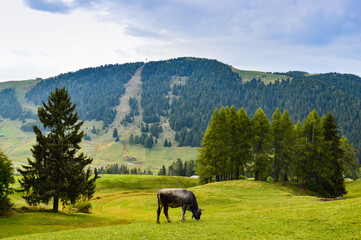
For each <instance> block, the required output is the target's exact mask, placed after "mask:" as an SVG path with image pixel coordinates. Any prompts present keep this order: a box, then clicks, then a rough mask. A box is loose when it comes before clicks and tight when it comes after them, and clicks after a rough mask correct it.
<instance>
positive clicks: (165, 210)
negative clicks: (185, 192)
mask: <svg viewBox="0 0 361 240" xmlns="http://www.w3.org/2000/svg"><path fill="white" fill-rule="evenodd" d="M163 212H164V215H165V217H166V218H167V221H168V222H169V223H170V219H169V216H168V206H166V205H165V206H164V210H163Z"/></svg>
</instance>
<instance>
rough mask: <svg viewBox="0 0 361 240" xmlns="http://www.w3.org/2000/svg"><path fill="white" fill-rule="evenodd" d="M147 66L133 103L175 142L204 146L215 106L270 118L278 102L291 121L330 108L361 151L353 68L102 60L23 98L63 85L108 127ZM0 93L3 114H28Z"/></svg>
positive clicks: (41, 96)
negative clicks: (267, 68)
mask: <svg viewBox="0 0 361 240" xmlns="http://www.w3.org/2000/svg"><path fill="white" fill-rule="evenodd" d="M143 65H144V67H143V69H142V71H141V75H140V76H141V81H142V89H141V91H140V92H138V93H137V94H139V95H137V96H133V97H137V99H139V100H140V101H139V103H138V102H137V101H136V102H135V104H136V105H137V106H133V107H131V108H132V109H133V110H134V111H137V110H136V109H138V104H139V108H140V109H141V110H142V111H141V114H142V115H141V120H142V121H143V122H144V124H150V125H152V124H154V123H160V124H165V123H166V124H168V125H167V126H169V127H170V128H169V131H173V133H174V134H173V136H175V140H176V142H178V146H200V144H201V141H202V137H203V132H204V131H205V129H206V128H207V126H208V123H209V121H210V119H211V116H212V113H213V112H214V109H215V108H221V107H222V106H231V105H235V107H236V108H237V109H240V108H241V107H244V108H245V110H246V111H247V113H248V115H249V116H250V117H253V114H254V113H255V111H256V110H257V109H258V108H262V109H263V110H264V112H265V113H266V114H267V116H268V118H271V116H272V113H273V112H274V111H275V109H276V108H277V107H278V108H279V109H280V111H281V112H283V111H284V110H285V109H287V110H288V112H289V114H290V116H291V118H292V120H293V121H294V123H296V122H297V121H298V120H300V121H301V122H302V121H303V120H304V119H305V118H306V117H307V115H308V113H309V112H311V111H312V110H313V109H315V110H316V111H317V112H318V113H319V115H323V114H327V113H328V112H332V114H333V115H334V116H335V118H336V120H337V122H338V124H339V127H340V130H341V134H343V135H346V137H347V138H348V140H349V142H350V143H354V144H355V147H356V148H358V149H361V128H360V127H359V126H361V78H360V77H358V76H356V75H352V74H338V73H327V74H318V75H309V74H306V73H304V72H288V73H277V74H274V77H272V73H267V74H265V75H264V76H266V78H267V79H268V80H270V79H271V81H263V80H264V79H263V78H262V77H264V76H263V75H262V74H260V73H259V72H257V74H256V75H254V74H253V73H254V72H252V73H251V72H250V73H249V74H248V73H247V72H246V71H237V70H236V69H234V68H232V67H231V66H229V65H226V64H223V63H221V62H218V61H216V60H209V59H200V58H189V57H187V58H177V59H171V60H166V61H156V62H149V63H145V64H144V63H141V62H139V63H129V64H123V65H119V64H116V65H105V66H101V67H96V68H87V69H83V70H79V71H77V72H71V73H65V74H61V75H59V76H56V77H53V78H49V79H46V80H42V81H40V82H39V83H38V84H37V85H36V86H35V87H32V88H31V89H30V90H29V91H28V92H27V93H26V98H27V100H28V101H29V102H31V103H34V104H35V105H40V104H41V101H43V100H46V99H47V96H48V95H49V93H50V91H53V90H54V89H55V87H62V86H65V87H66V88H67V90H68V91H69V93H70V95H71V96H72V101H73V102H75V103H76V104H77V111H78V112H79V116H80V119H82V120H97V121H103V126H104V127H105V126H109V124H111V123H112V122H113V120H114V118H115V115H116V111H115V109H116V108H115V107H116V106H117V105H119V98H120V97H121V96H122V95H123V94H124V92H125V88H124V85H125V84H126V83H127V82H128V81H129V79H131V77H132V76H133V75H134V73H135V72H136V70H137V69H139V68H140V67H141V66H143ZM242 74H243V75H242ZM251 74H253V75H254V76H255V78H253V79H251V80H250V79H247V81H242V76H247V77H248V78H249V76H252V75H251ZM258 77H259V78H258ZM279 77H282V78H283V79H278V78H279ZM277 79H278V80H277ZM265 82H266V83H265ZM0 97H1V102H0V115H1V116H2V117H3V118H11V119H15V118H25V115H24V112H23V114H20V112H19V109H20V108H19V104H20V103H19V101H17V100H16V94H14V92H13V90H11V89H10V90H9V89H5V90H2V91H0ZM130 97H131V96H130ZM134 99H135V98H133V100H134ZM18 103H19V104H18ZM130 104H131V103H130ZM133 104H134V103H133ZM21 105H22V103H21ZM22 107H23V111H24V106H22ZM11 109H16V111H13V112H11ZM27 115H29V114H27ZM28 117H29V116H28ZM128 118H129V116H128ZM124 122H127V123H126V124H124ZM122 124H124V126H125V125H126V126H128V127H129V126H130V125H132V124H133V125H132V126H133V128H132V129H134V128H137V129H138V130H139V131H138V132H135V133H136V134H137V133H139V132H140V128H141V125H140V123H139V122H132V121H128V120H127V121H123V123H122V121H121V122H119V125H118V130H121V129H120V128H119V126H122ZM157 126H158V125H157ZM163 126H164V125H163ZM132 131H133V130H132ZM120 134H122V133H120ZM167 136H170V135H167ZM155 138H157V137H155ZM163 140H164V137H163V139H162V141H163ZM168 140H169V139H168ZM172 140H173V141H174V139H172ZM125 141H127V140H125ZM123 144H126V142H123ZM162 144H163V142H159V143H158V145H159V146H160V145H162ZM173 146H177V145H173Z"/></svg>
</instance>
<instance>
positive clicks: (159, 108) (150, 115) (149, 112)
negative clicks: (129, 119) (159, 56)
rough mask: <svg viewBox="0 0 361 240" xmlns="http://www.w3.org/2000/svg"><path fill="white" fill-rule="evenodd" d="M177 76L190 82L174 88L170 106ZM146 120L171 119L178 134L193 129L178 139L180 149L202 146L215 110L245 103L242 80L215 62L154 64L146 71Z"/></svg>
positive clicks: (205, 60) (144, 96) (185, 59)
mask: <svg viewBox="0 0 361 240" xmlns="http://www.w3.org/2000/svg"><path fill="white" fill-rule="evenodd" d="M173 76H180V77H186V78H187V80H186V83H185V84H184V85H182V86H180V85H177V86H176V87H173V93H174V95H177V96H179V98H174V99H173V101H172V105H171V106H170V101H169V98H168V97H167V95H168V92H169V91H170V88H171V86H170V85H171V80H172V77H173ZM142 80H143V81H144V83H143V95H142V102H141V105H142V107H143V108H144V110H145V111H144V115H143V118H144V121H145V122H157V121H159V117H160V116H168V115H169V121H170V126H171V128H172V129H174V130H175V131H178V132H179V131H181V130H182V129H184V128H188V129H191V130H190V131H188V132H189V133H188V137H187V136H186V135H187V134H182V135H181V137H180V138H178V140H177V141H178V142H179V146H200V143H201V139H202V132H203V131H204V130H205V129H206V127H207V125H208V121H209V119H210V117H211V115H212V112H213V110H214V108H215V107H221V106H224V105H228V104H230V103H232V102H233V103H234V102H239V101H240V100H241V98H240V97H238V96H239V93H240V91H241V85H240V79H239V77H238V75H237V74H235V73H233V72H232V70H231V68H230V67H229V66H227V65H225V64H221V63H220V62H218V61H215V60H208V59H197V58H178V59H173V60H169V61H160V62H151V63H148V64H146V65H145V67H144V69H143V71H142ZM210 96H212V97H210Z"/></svg>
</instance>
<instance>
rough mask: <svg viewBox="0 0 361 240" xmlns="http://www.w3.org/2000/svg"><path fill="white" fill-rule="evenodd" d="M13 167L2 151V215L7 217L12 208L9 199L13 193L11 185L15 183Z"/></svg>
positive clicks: (0, 166) (0, 198) (0, 191)
mask: <svg viewBox="0 0 361 240" xmlns="http://www.w3.org/2000/svg"><path fill="white" fill-rule="evenodd" d="M11 165H12V163H11V161H10V160H9V159H8V158H7V156H6V155H5V154H4V153H3V152H2V151H1V150H0V215H5V214H6V213H7V212H8V211H9V210H10V209H11V207H12V203H11V202H10V199H9V198H8V195H10V194H11V193H12V192H13V189H12V188H11V187H10V184H11V183H14V182H15V179H14V177H13V176H12V173H13V172H14V169H13V168H12V166H11Z"/></svg>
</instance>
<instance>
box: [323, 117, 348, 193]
mask: <svg viewBox="0 0 361 240" xmlns="http://www.w3.org/2000/svg"><path fill="white" fill-rule="evenodd" d="M337 128H338V126H337V123H336V120H335V118H334V117H333V116H332V114H331V113H328V114H327V117H324V118H323V129H324V141H325V148H326V158H327V161H329V164H327V165H328V166H329V167H330V169H328V171H327V181H325V182H326V184H325V185H323V187H322V188H323V190H324V191H325V195H329V196H330V197H339V196H342V195H344V194H346V192H347V191H346V186H345V182H344V178H343V173H344V168H345V163H344V162H343V161H342V157H343V155H344V152H343V149H342V148H341V141H340V137H339V136H338V134H339V132H340V131H338V130H337Z"/></svg>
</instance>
